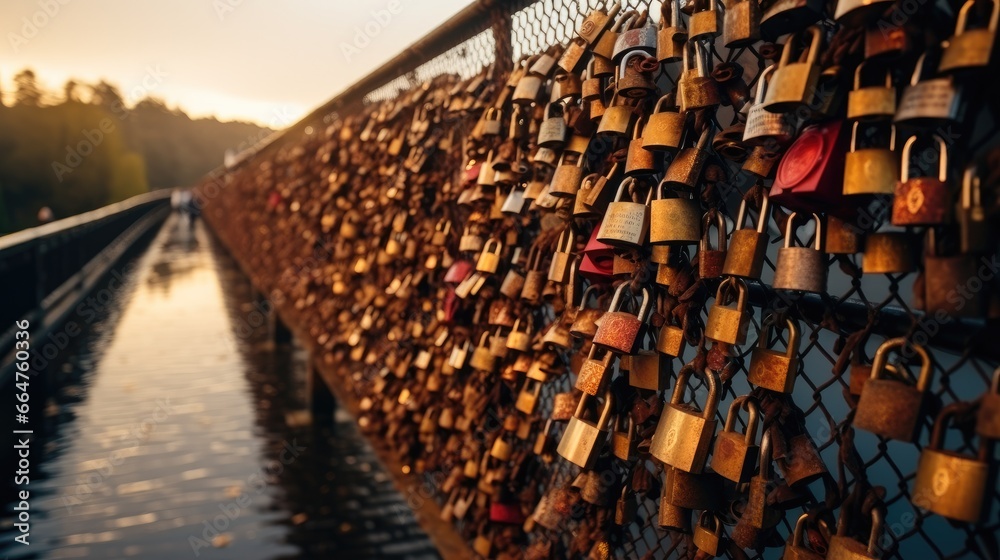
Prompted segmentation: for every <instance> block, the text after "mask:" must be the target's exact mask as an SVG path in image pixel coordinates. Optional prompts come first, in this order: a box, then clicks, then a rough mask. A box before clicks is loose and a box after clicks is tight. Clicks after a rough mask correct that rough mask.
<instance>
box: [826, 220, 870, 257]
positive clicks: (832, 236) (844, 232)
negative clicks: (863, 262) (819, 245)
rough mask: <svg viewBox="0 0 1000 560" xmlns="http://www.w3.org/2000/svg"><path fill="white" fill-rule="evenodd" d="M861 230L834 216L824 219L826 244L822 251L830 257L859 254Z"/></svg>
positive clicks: (851, 223)
mask: <svg viewBox="0 0 1000 560" xmlns="http://www.w3.org/2000/svg"><path fill="white" fill-rule="evenodd" d="M861 235H862V230H861V228H860V227H858V226H857V225H855V224H854V223H853V222H849V221H847V220H842V219H840V218H838V217H836V216H827V217H826V242H825V243H824V244H823V249H824V250H825V251H826V252H827V253H829V254H831V255H853V254H855V253H860V252H861V250H862V244H861Z"/></svg>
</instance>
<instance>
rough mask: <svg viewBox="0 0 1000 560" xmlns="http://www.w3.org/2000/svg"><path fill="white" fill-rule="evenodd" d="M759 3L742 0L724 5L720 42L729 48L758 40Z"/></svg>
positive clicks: (736, 47)
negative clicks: (724, 12)
mask: <svg viewBox="0 0 1000 560" xmlns="http://www.w3.org/2000/svg"><path fill="white" fill-rule="evenodd" d="M760 18H761V12H760V3H759V2H757V0H742V1H739V0H738V1H737V2H735V3H734V4H730V5H729V6H727V7H726V17H725V20H724V25H723V27H722V44H724V45H725V46H726V48H729V49H738V48H742V47H746V46H748V45H752V44H753V43H756V42H757V41H759V40H760Z"/></svg>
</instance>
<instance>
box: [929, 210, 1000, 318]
mask: <svg viewBox="0 0 1000 560" xmlns="http://www.w3.org/2000/svg"><path fill="white" fill-rule="evenodd" d="M926 238H927V240H926V242H925V246H926V251H925V253H924V304H923V310H924V312H925V313H926V314H927V316H929V317H939V316H941V315H940V314H944V316H947V317H979V318H983V317H984V316H985V314H986V306H985V299H984V297H983V290H967V291H966V292H964V293H962V294H961V295H959V293H958V291H957V290H956V286H969V285H970V281H971V280H972V279H973V278H976V277H977V270H976V269H977V267H978V266H979V265H980V261H979V260H978V259H977V258H976V256H975V255H972V254H969V253H961V252H956V251H946V250H944V249H942V246H943V245H945V244H944V243H941V242H940V240H939V239H938V235H937V230H936V229H935V228H933V227H930V228H927V236H926ZM946 253H950V254H946Z"/></svg>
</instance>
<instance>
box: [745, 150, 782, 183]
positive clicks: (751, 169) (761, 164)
mask: <svg viewBox="0 0 1000 560" xmlns="http://www.w3.org/2000/svg"><path fill="white" fill-rule="evenodd" d="M780 159H781V154H780V153H779V152H776V151H774V150H772V149H770V148H768V147H766V146H754V148H753V150H750V154H749V155H747V159H746V160H745V161H744V162H743V168H742V169H743V171H746V172H747V173H750V174H753V175H756V176H758V177H760V178H762V179H766V178H768V177H770V176H771V173H772V172H773V171H774V168H775V164H776V163H777V162H778V161H779V160H780Z"/></svg>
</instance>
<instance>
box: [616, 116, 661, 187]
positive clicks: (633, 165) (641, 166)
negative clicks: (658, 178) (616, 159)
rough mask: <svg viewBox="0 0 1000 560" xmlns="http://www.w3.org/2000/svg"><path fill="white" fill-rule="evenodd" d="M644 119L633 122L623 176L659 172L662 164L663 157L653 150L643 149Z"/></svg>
mask: <svg viewBox="0 0 1000 560" xmlns="http://www.w3.org/2000/svg"><path fill="white" fill-rule="evenodd" d="M643 123H644V119H639V120H638V121H636V123H635V127H634V128H633V131H632V139H631V140H630V141H629V143H628V154H627V157H626V159H625V176H626V177H634V176H636V175H647V174H651V173H659V172H660V171H661V167H662V166H663V158H662V157H661V156H660V155H659V154H657V153H654V152H651V151H649V150H646V149H644V145H645V144H644V143H645V139H644V136H645V129H646V127H644V126H643Z"/></svg>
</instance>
